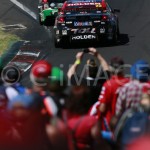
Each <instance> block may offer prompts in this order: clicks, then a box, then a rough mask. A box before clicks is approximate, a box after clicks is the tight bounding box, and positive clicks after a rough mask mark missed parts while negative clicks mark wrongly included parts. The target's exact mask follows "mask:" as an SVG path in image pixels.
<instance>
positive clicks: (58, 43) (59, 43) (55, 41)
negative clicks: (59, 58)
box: [54, 37, 61, 48]
mask: <svg viewBox="0 0 150 150" xmlns="http://www.w3.org/2000/svg"><path fill="white" fill-rule="evenodd" d="M54 45H55V47H56V48H59V47H61V40H60V41H59V42H58V41H57V38H56V37H55V39H54Z"/></svg>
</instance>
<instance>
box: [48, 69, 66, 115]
mask: <svg viewBox="0 0 150 150" xmlns="http://www.w3.org/2000/svg"><path fill="white" fill-rule="evenodd" d="M65 89H66V79H65V76H64V72H63V71H62V70H61V69H60V68H58V67H53V68H52V73H51V79H50V84H49V90H50V96H51V97H52V99H53V100H54V101H55V103H56V105H57V107H58V113H57V116H59V117H61V116H62V111H63V109H64V108H65V104H66V99H67V94H65Z"/></svg>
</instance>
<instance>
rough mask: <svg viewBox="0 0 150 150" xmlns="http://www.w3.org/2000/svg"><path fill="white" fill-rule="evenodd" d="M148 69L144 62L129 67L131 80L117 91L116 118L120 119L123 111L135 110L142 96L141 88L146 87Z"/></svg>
mask: <svg viewBox="0 0 150 150" xmlns="http://www.w3.org/2000/svg"><path fill="white" fill-rule="evenodd" d="M149 73H150V67H149V64H148V63H147V62H146V61H144V60H139V61H137V62H136V63H135V64H134V65H133V66H132V67H131V76H132V80H131V81H130V82H129V83H126V84H125V85H124V86H123V87H122V88H121V89H120V91H119V96H118V99H117V103H116V116H118V117H120V116H121V115H122V113H123V112H125V110H127V109H129V108H137V107H138V105H139V102H140V99H141V95H142V88H143V86H145V85H148V84H149V83H148V80H149Z"/></svg>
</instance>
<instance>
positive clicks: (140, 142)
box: [125, 136, 150, 150]
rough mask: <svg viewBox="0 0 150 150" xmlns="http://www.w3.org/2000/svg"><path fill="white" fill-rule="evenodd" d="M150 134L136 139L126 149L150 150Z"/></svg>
mask: <svg viewBox="0 0 150 150" xmlns="http://www.w3.org/2000/svg"><path fill="white" fill-rule="evenodd" d="M149 141H150V136H144V137H142V138H139V139H137V140H135V141H134V142H133V143H132V144H131V145H129V146H128V147H127V148H126V149H125V150H150V142H149Z"/></svg>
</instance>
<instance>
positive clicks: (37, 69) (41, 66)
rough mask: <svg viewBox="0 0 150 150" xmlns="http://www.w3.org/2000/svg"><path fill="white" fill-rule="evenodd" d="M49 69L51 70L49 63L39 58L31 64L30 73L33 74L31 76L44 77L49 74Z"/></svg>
mask: <svg viewBox="0 0 150 150" xmlns="http://www.w3.org/2000/svg"><path fill="white" fill-rule="evenodd" d="M51 70H52V65H51V64H49V63H48V62H47V61H45V60H40V61H37V62H36V63H35V64H34V65H33V67H32V69H31V73H32V74H33V76H35V77H37V78H44V77H48V76H49V75H50V74H51Z"/></svg>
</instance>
